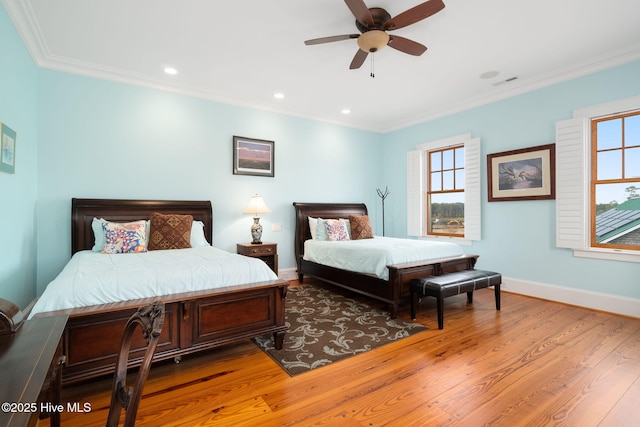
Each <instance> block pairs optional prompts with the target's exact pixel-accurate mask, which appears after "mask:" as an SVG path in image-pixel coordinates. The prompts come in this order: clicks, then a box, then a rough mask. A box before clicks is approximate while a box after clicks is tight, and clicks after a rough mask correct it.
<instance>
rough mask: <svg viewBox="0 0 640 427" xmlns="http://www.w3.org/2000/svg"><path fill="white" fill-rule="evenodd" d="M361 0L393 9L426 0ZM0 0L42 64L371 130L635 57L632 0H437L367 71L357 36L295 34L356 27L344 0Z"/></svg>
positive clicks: (638, 7)
mask: <svg viewBox="0 0 640 427" xmlns="http://www.w3.org/2000/svg"><path fill="white" fill-rule="evenodd" d="M365 2H366V4H367V6H369V7H382V8H384V9H386V10H387V11H388V12H389V13H390V14H391V16H395V15H397V14H399V13H400V12H403V11H404V10H406V9H409V8H411V7H413V6H415V5H417V4H419V3H422V0H397V1H392V0H365ZM2 3H3V4H4V6H5V8H6V9H7V12H8V13H9V15H10V17H11V19H12V20H13V22H14V23H15V25H16V27H17V29H18V32H19V34H20V35H21V37H22V39H23V40H24V41H25V44H26V46H27V48H28V49H29V51H30V52H31V54H32V56H33V58H34V60H35V62H36V63H37V64H38V66H40V67H43V68H50V69H54V70H60V71H66V72H71V73H77V74H82V75H87V76H93V77H98V78H103V79H109V80H114V81H119V82H124V83H131V84H136V85H142V86H148V87H155V88H160V89H165V90H170V91H174V92H179V93H185V94H188V95H193V96H197V97H201V98H205V99H212V100H216V101H221V102H225V103H230V104H236V105H245V106H252V107H256V108H261V109H266V110H271V111H277V112H281V113H285V114H291V115H295V116H299V117H308V118H313V119H319V120H323V121H328V122H333V123H339V124H344V125H347V126H352V127H356V128H362V129H368V130H373V131H377V132H388V131H391V130H394V129H398V128H401V127H404V126H407V125H411V124H415V123H418V122H421V121H424V120H427V119H431V118H435V117H439V116H443V115H445V114H449V113H452V112H456V111H461V110H464V109H466V108H470V107H474V106H477V105H481V104H484V103H487V102H491V101H495V100H498V99H502V98H505V97H508V96H512V95H514V94H517V93H522V92H526V91H529V90H532V89H536V88H540V87H543V86H547V85H550V84H554V83H558V82H561V81H564V80H567V79H570V78H575V77H577V76H581V75H585V74H588V73H591V72H594V71H598V70H601V69H604V68H608V67H611V66H615V65H619V64H623V63H626V62H630V61H634V60H637V59H640V21H639V18H640V1H638V0H607V1H603V0H598V1H595V0H537V1H524V0H484V1H478V0H444V3H445V5H446V7H445V8H444V9H443V10H442V11H440V12H438V13H437V14H435V15H433V16H431V17H429V18H427V19H425V20H423V21H420V22H418V23H416V24H413V25H411V26H409V27H406V28H402V29H399V30H397V31H393V32H391V34H397V35H399V36H403V37H406V38H409V39H412V40H415V41H417V42H419V43H422V44H424V45H426V46H427V47H428V50H427V52H425V53H424V54H423V55H422V56H419V57H413V56H410V55H407V54H404V53H401V52H399V51H397V50H394V49H391V48H388V47H387V48H385V49H382V50H381V51H379V52H378V53H376V54H375V55H374V57H375V78H371V77H370V76H369V73H370V71H371V70H370V65H371V64H370V61H369V60H367V61H366V62H365V63H364V65H363V66H362V67H361V68H360V69H359V70H349V64H350V62H351V59H352V58H353V56H354V54H355V53H356V50H357V44H356V40H345V41H340V42H335V43H327V44H322V45H314V46H306V45H305V44H304V41H305V40H308V39H313V38H318V37H324V36H332V35H341V34H351V33H357V30H356V28H355V23H354V22H355V18H354V17H353V15H352V14H351V12H350V11H349V9H348V8H347V6H346V4H345V3H344V1H343V0H306V1H305V0H271V1H266V0H243V1H237V0H236V1H212V0H189V1H185V0H135V1H133V0H108V1H105V0H55V1H53V0H2ZM167 65H170V66H173V67H175V68H176V69H177V70H178V71H179V73H178V74H177V75H176V76H168V75H166V74H164V72H163V70H162V69H163V67H164V66H167ZM489 71H498V72H499V74H498V75H497V76H496V77H493V78H489V79H482V78H480V75H481V74H483V73H485V72H489ZM511 77H517V79H516V80H514V81H512V82H509V83H505V80H507V79H509V78H511ZM639 78H640V76H639ZM275 92H282V93H284V95H285V98H284V99H281V100H277V99H275V98H274V97H273V94H274V93H275ZM344 108H348V109H350V110H351V114H349V115H344V114H342V113H341V110H342V109H344Z"/></svg>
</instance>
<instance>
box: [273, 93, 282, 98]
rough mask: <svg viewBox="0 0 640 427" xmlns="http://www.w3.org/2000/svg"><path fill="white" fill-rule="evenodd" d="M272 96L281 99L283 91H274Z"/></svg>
mask: <svg viewBox="0 0 640 427" xmlns="http://www.w3.org/2000/svg"><path fill="white" fill-rule="evenodd" d="M273 97H274V98H275V99H282V98H284V93H282V92H276V93H274V94H273Z"/></svg>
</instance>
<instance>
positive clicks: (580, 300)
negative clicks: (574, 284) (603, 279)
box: [501, 276, 640, 318]
mask: <svg viewBox="0 0 640 427" xmlns="http://www.w3.org/2000/svg"><path fill="white" fill-rule="evenodd" d="M501 289H503V290H504V291H506V292H513V293H515V294H521V295H527V296H530V297H535V298H541V299H546V300H549V301H556V302H561V303H564V304H569V305H575V306H579V307H585V308H591V309H594V310H599V311H606V312H608V313H615V314H620V315H623V316H629V317H635V318H640V299H637V298H630V297H624V296H619V295H612V294H605V293H601V292H593V291H586V290H583V289H576V288H567V287H564V286H557V285H548V284H545V283H538V282H531V281H528V280H522V279H516V278H513V277H504V276H503V277H502V286H501Z"/></svg>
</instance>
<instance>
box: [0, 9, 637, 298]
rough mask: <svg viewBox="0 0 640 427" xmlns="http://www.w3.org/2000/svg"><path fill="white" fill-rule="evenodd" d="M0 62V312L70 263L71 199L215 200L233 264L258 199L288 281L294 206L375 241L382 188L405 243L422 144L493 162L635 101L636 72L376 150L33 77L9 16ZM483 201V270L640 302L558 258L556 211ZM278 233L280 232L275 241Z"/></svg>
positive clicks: (328, 130)
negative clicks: (350, 214)
mask: <svg viewBox="0 0 640 427" xmlns="http://www.w3.org/2000/svg"><path fill="white" fill-rule="evenodd" d="M0 54H1V55H2V57H3V58H5V59H7V60H6V61H3V66H2V67H0V100H1V101H0V121H3V122H6V123H7V124H9V125H10V126H11V127H12V128H13V129H14V130H15V131H16V132H17V135H18V138H17V166H16V174H15V175H8V174H4V173H0V201H1V202H0V203H1V207H2V209H0V222H1V224H2V226H0V259H1V260H2V261H1V262H0V297H2V298H6V299H9V300H12V301H14V302H16V303H17V304H18V305H20V306H21V307H23V308H24V307H25V305H26V304H28V302H29V301H30V300H31V299H32V298H33V297H34V296H35V295H36V293H39V292H41V291H42V289H43V288H44V286H45V285H46V284H47V283H48V282H49V281H50V280H51V279H53V278H54V277H55V275H56V274H57V273H58V272H59V271H60V269H61V268H62V266H63V265H64V264H65V262H66V261H67V260H68V259H69V256H70V254H69V252H70V237H69V234H70V213H69V211H70V199H71V198H72V197H105V198H161V199H209V200H211V201H212V202H213V205H214V217H215V225H214V239H215V244H216V246H218V247H220V248H222V249H226V250H230V251H233V250H234V249H235V243H236V242H243V241H248V240H249V238H250V236H249V231H248V230H249V226H250V224H251V219H250V218H248V217H246V216H243V215H242V214H241V212H242V211H243V210H244V208H245V207H246V204H247V202H248V200H249V197H250V196H251V195H252V194H254V193H256V192H257V193H261V194H262V195H263V196H264V197H265V199H266V201H267V203H268V205H269V207H270V208H271V210H272V213H270V214H267V215H264V216H263V219H262V221H261V222H262V223H263V224H264V226H265V236H264V239H265V240H270V241H275V242H277V243H278V245H279V252H280V265H281V268H292V267H293V266H294V259H293V250H292V241H293V208H292V206H291V203H292V202H293V201H327V202H332V201H333V202H341V201H342V202H353V201H363V202H365V203H367V205H368V206H369V210H370V214H371V215H372V218H373V223H374V228H375V231H376V232H377V233H380V232H381V229H382V222H381V215H380V200H379V198H378V197H377V195H376V192H375V189H376V188H382V187H384V186H387V185H388V187H389V190H390V191H391V195H390V196H389V198H388V199H387V202H386V234H387V235H392V236H398V237H405V236H406V231H405V230H406V165H405V158H406V157H405V156H406V153H407V151H409V150H411V149H413V148H414V147H415V146H416V144H419V143H422V142H426V141H431V140H435V139H440V138H446V137H450V136H454V135H458V134H461V133H467V132H470V133H472V134H473V135H474V136H478V137H480V138H481V139H482V144H483V147H482V154H483V159H484V157H485V156H486V154H488V153H493V152H499V151H504V150H511V149H516V148H522V147H527V146H532V145H539V144H546V143H549V142H553V139H554V124H555V121H556V120H561V119H565V118H568V117H570V116H571V111H572V110H573V109H574V108H578V107H583V106H588V105H593V104H597V103H601V102H606V101H611V100H615V99H619V98H625V97H629V96H634V95H638V94H640V79H639V78H638V76H640V62H635V63H631V64H628V65H624V66H621V67H616V68H614V69H611V70H608V71H604V72H600V73H596V74H593V75H590V76H586V77H583V78H579V79H576V80H573V81H569V82H566V83H562V84H558V85H555V86H553V87H549V88H545V89H540V90H537V91H535V92H531V93H528V94H524V95H520V96H516V97H513V98H510V99H507V100H503V101H500V102H496V103H493V104H490V105H486V106H482V107H478V108H475V109H472V110H469V111H465V112H462V113H458V114H454V115H450V116H447V117H444V118H441V119H437V120H432V121H429V122H426V123H422V124H419V125H416V126H412V127H408V128H406V129H402V130H399V131H395V132H392V133H389V134H386V135H380V134H376V133H372V132H365V131H360V130H354V129H349V128H344V127H340V126H335V125H330V124H325V123H319V122H314V121H310V120H304V119H299V118H293V117H289V116H283V115H279V114H274V113H269V112H264V111H258V110H252V109H248V108H241V107H235V106H229V105H223V104H219V103H216V102H211V101H205V100H200V99H194V98H191V97H186V96H181V95H176V94H172V93H167V92H162V91H156V90H151V89H145V88H139V87H133V86H128V85H123V84H117V83H112V82H106V81H101V80H96V79H90V78H85V77H80V76H75V75H70V74H65V73H59V72H55V71H49V70H38V68H37V67H36V66H35V65H34V63H33V61H32V60H31V58H30V57H29V54H28V52H27V50H26V48H25V46H24V45H23V43H22V41H21V40H20V38H19V37H18V35H17V33H16V31H15V29H14V27H13V25H12V23H11V21H10V19H9V18H8V17H7V15H6V12H5V11H4V8H0ZM232 135H241V136H245V137H254V138H263V139H270V140H275V141H276V162H275V163H276V176H275V178H264V177H249V176H237V175H233V174H232V172H231V159H232V151H231V137H232ZM483 173H484V174H486V170H485V165H484V163H483ZM482 197H483V200H484V202H483V205H482V214H483V220H482V225H483V240H482V241H481V242H478V243H475V244H474V245H473V246H472V247H469V248H468V250H469V251H470V252H471V251H472V252H475V253H478V254H480V256H481V258H480V262H479V266H480V267H484V268H490V269H496V270H498V271H501V272H502V273H503V274H504V275H505V276H510V277H513V278H519V279H523V280H530V281H537V282H540V283H546V284H555V285H561V286H568V287H574V288H579V289H584V290H587V291H589V290H594V291H600V292H609V293H611V294H614V295H622V296H629V297H635V298H638V297H640V287H639V286H638V279H637V277H638V275H639V274H638V273H639V272H640V271H639V270H640V268H639V267H638V264H631V263H622V262H611V261H600V260H591V259H577V258H574V257H573V256H572V254H571V252H570V251H568V250H564V249H556V248H555V244H554V243H555V221H554V216H555V212H554V209H555V202H553V201H531V202H502V203H487V202H486V199H487V193H486V184H485V185H483V195H482ZM274 223H279V224H282V230H283V231H282V232H272V231H271V225H272V224H274ZM36 230H37V232H36ZM34 282H37V288H36V287H35V286H34Z"/></svg>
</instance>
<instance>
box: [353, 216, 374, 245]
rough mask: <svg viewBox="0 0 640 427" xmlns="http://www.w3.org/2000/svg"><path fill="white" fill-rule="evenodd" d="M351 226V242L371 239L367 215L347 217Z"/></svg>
mask: <svg viewBox="0 0 640 427" xmlns="http://www.w3.org/2000/svg"><path fill="white" fill-rule="evenodd" d="M349 223H350V224H351V238H352V239H353V240H360V239H373V231H372V230H371V221H369V216H368V215H349Z"/></svg>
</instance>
